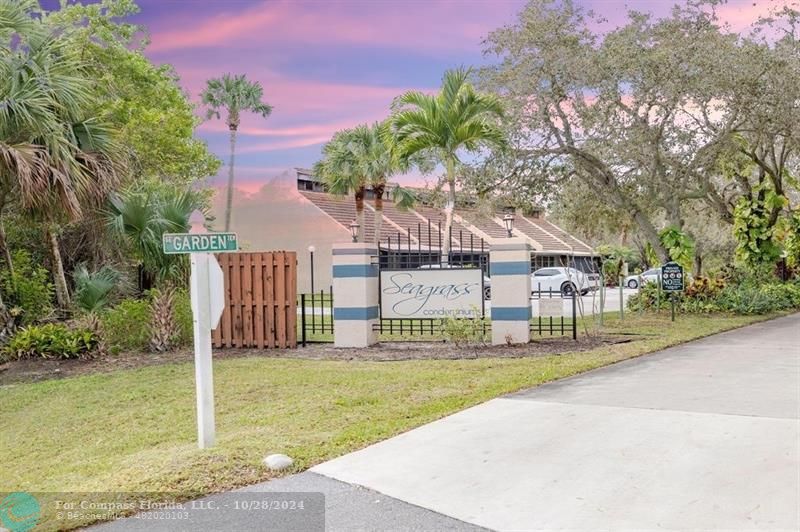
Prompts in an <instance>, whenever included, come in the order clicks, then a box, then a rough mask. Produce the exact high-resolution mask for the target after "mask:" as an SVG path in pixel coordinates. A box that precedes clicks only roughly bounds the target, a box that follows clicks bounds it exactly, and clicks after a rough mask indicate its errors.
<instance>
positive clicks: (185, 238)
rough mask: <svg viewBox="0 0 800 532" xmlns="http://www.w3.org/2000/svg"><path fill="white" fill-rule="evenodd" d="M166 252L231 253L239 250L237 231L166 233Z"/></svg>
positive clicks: (163, 240) (164, 241) (164, 244)
mask: <svg viewBox="0 0 800 532" xmlns="http://www.w3.org/2000/svg"><path fill="white" fill-rule="evenodd" d="M161 244H162V246H163V249H164V253H166V254H167V255H177V254H180V253H226V252H227V253H230V252H233V251H238V250H239V240H238V238H237V236H236V233H165V234H164V237H163V238H162V241H161Z"/></svg>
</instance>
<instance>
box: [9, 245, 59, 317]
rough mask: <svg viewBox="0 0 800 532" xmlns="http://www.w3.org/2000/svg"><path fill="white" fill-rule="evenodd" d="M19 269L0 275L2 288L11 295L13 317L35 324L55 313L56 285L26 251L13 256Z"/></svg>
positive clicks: (45, 270) (44, 269) (21, 250)
mask: <svg viewBox="0 0 800 532" xmlns="http://www.w3.org/2000/svg"><path fill="white" fill-rule="evenodd" d="M13 257H14V259H13V260H14V264H15V265H16V267H15V268H14V269H13V270H11V269H5V270H3V271H2V272H0V288H1V289H2V292H3V293H5V294H6V296H7V299H6V300H7V303H8V305H9V306H10V307H11V317H13V318H14V320H15V321H18V322H19V323H21V324H22V325H31V324H33V323H36V322H37V321H39V320H42V319H46V318H48V317H50V316H51V315H52V314H53V283H52V282H50V272H48V271H47V269H46V268H45V267H44V266H42V265H40V264H38V263H37V262H36V260H35V259H34V258H33V257H31V254H30V253H29V252H28V251H27V250H24V249H20V250H17V251H15V252H14V253H13Z"/></svg>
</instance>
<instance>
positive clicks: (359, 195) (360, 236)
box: [356, 187, 367, 243]
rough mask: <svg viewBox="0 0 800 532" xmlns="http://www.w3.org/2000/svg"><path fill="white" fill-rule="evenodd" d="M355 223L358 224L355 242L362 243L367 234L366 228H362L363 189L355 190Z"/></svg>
mask: <svg viewBox="0 0 800 532" xmlns="http://www.w3.org/2000/svg"><path fill="white" fill-rule="evenodd" d="M356 223H357V224H358V232H357V233H356V240H357V241H358V242H362V243H363V242H364V241H365V239H366V236H365V235H366V234H367V228H366V227H364V187H359V188H358V189H357V190H356Z"/></svg>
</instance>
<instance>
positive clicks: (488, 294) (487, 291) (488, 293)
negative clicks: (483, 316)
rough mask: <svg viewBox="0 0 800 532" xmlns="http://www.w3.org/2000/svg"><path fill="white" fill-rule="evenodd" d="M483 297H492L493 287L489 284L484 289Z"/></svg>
mask: <svg viewBox="0 0 800 532" xmlns="http://www.w3.org/2000/svg"><path fill="white" fill-rule="evenodd" d="M483 299H492V287H491V286H487V287H485V288H484V289H483Z"/></svg>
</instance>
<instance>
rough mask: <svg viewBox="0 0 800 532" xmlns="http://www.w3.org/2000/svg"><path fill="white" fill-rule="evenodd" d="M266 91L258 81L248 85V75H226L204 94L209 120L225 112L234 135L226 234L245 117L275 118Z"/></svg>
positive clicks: (208, 85) (215, 81)
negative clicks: (245, 114) (238, 138)
mask: <svg viewBox="0 0 800 532" xmlns="http://www.w3.org/2000/svg"><path fill="white" fill-rule="evenodd" d="M263 96H264V89H263V88H262V87H261V83H259V82H257V81H248V79H247V78H246V77H245V76H244V74H242V75H240V76H231V75H230V74H225V75H224V76H222V77H221V78H214V79H210V80H208V81H207V82H206V88H205V90H204V91H203V92H202V93H201V94H200V98H201V99H202V101H203V103H204V104H205V105H207V106H208V111H207V116H208V118H209V119H211V118H217V119H218V118H219V117H220V111H221V110H223V109H224V110H225V112H226V116H225V123H226V124H227V125H228V130H229V131H230V143H231V156H230V163H229V164H228V190H227V196H226V198H225V230H226V231H228V230H229V229H230V226H231V208H232V205H233V166H234V158H235V155H236V132H237V131H238V129H239V123H240V122H241V113H243V112H252V113H256V114H258V115H261V116H262V117H264V118H267V117H268V116H269V115H270V114H272V106H270V105H269V104H267V103H264V102H262V101H261V98H262V97H263Z"/></svg>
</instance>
